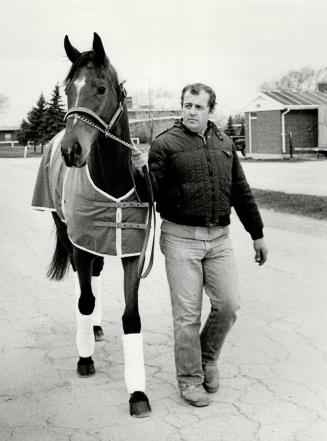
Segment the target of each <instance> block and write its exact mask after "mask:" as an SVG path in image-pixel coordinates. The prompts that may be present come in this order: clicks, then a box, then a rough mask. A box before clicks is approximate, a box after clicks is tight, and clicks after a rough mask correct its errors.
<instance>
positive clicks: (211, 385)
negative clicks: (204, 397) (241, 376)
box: [203, 364, 219, 394]
mask: <svg viewBox="0 0 327 441" xmlns="http://www.w3.org/2000/svg"><path fill="white" fill-rule="evenodd" d="M203 374H204V381H203V387H204V388H205V390H206V391H207V392H208V393H209V394H213V393H215V392H217V390H218V388H219V371H218V368H217V366H216V365H215V364H214V365H210V364H209V365H208V364H207V365H203Z"/></svg>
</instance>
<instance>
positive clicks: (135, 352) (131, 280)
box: [122, 257, 151, 418]
mask: <svg viewBox="0 0 327 441" xmlns="http://www.w3.org/2000/svg"><path fill="white" fill-rule="evenodd" d="M122 263H123V268H124V293H125V310H124V314H123V317H122V321H123V330H124V335H123V349H124V358H125V383H126V387H127V391H128V392H129V394H130V400H129V406H130V414H131V415H132V416H134V417H137V418H143V417H147V416H149V415H150V413H151V407H150V403H149V400H148V397H147V396H146V394H145V368H144V356H143V335H142V334H141V320H140V315H139V311H138V288H139V284H140V280H139V278H138V275H137V266H138V257H124V258H123V259H122Z"/></svg>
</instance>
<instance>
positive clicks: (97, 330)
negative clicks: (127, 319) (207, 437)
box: [93, 326, 104, 341]
mask: <svg viewBox="0 0 327 441" xmlns="http://www.w3.org/2000/svg"><path fill="white" fill-rule="evenodd" d="M93 333H94V340H95V341H101V340H103V339H104V333H103V330H102V328H101V326H93Z"/></svg>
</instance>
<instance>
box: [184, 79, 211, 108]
mask: <svg viewBox="0 0 327 441" xmlns="http://www.w3.org/2000/svg"><path fill="white" fill-rule="evenodd" d="M201 90H204V91H205V92H207V93H208V94H209V102H208V106H209V110H210V112H212V111H213V109H214V108H215V105H216V94H215V92H214V91H213V89H211V87H209V86H206V85H205V84H203V83H193V84H188V85H187V86H185V87H184V89H183V90H182V95H181V105H182V107H183V103H184V95H185V93H186V92H188V91H189V92H190V93H191V94H192V95H199V94H200V92H201Z"/></svg>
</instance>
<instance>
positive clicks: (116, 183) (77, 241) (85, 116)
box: [32, 33, 151, 417]
mask: <svg viewBox="0 0 327 441" xmlns="http://www.w3.org/2000/svg"><path fill="white" fill-rule="evenodd" d="M64 46H65V50H66V54H67V56H68V58H69V60H70V61H71V62H72V66H71V69H70V71H69V73H68V75H67V78H66V81H65V84H66V88H65V91H66V95H67V101H68V112H67V114H66V129H65V130H64V131H63V132H61V133H60V134H58V135H57V136H56V137H55V138H54V139H53V140H52V141H50V143H49V146H48V149H47V151H46V153H45V155H44V157H43V159H42V163H41V166H40V170H39V175H38V179H37V184H36V187H35V193H34V199H33V204H32V205H33V206H34V207H36V208H41V207H45V208H48V209H50V210H52V212H53V218H54V221H55V224H56V227H57V245H56V250H55V253H54V256H53V259H52V263H51V265H50V269H49V272H48V276H49V277H50V278H52V279H57V280H59V279H61V278H62V277H63V276H64V274H65V273H66V270H67V268H68V266H69V262H70V263H71V265H72V267H73V269H74V272H75V274H76V281H77V285H76V288H77V301H76V316H77V337H76V342H77V349H78V353H79V361H78V363H77V372H78V374H79V375H80V376H90V375H93V374H94V373H95V367H94V362H93V359H92V355H93V352H94V340H95V339H101V337H102V328H101V323H100V321H99V317H97V316H98V315H99V311H100V309H101V305H100V299H99V294H100V286H99V278H100V273H101V271H102V268H103V261H104V256H105V255H107V254H108V255H117V256H119V257H121V260H122V265H123V269H124V294H125V310H124V313H123V316H122V323H123V330H124V335H123V350H124V356H125V381H126V386H127V390H128V392H129V393H130V400H129V402H130V412H131V415H133V416H136V417H144V416H148V415H149V414H150V412H151V408H150V404H149V401H148V398H147V396H146V394H145V369H144V361H143V340H142V334H141V320H140V315H139V311H138V289H139V283H140V271H141V270H142V267H143V262H144V246H143V247H142V245H143V243H144V241H145V242H147V238H148V232H149V224H148V223H147V220H149V217H150V215H151V210H150V212H149V210H148V206H149V204H148V203H147V202H142V200H141V199H142V195H143V200H144V199H145V196H144V195H145V194H146V191H145V189H146V186H145V184H144V179H143V178H142V177H141V176H140V175H139V174H137V173H135V176H134V173H133V170H132V167H131V160H130V157H131V150H130V148H133V146H132V145H131V139H130V132H129V125H128V117H127V110H126V106H125V105H124V98H125V90H124V87H123V84H122V83H121V82H120V80H119V78H118V76H117V73H116V70H115V69H114V67H113V66H112V65H111V64H110V62H109V59H108V57H107V56H106V54H105V51H104V48H103V45H102V42H101V39H100V37H99V36H98V35H97V34H96V33H95V34H94V40H93V49H92V50H91V51H87V52H83V53H80V52H79V51H78V50H77V49H76V48H74V47H73V46H72V45H71V43H70V41H69V39H68V37H67V36H66V37H65V43H64ZM44 195H46V196H48V202H47V203H44V202H42V198H43V199H44ZM140 259H141V261H140ZM97 318H98V322H96V321H95V320H96V319H97ZM94 325H96V326H95V327H94ZM94 336H95V337H96V338H95V337H94Z"/></svg>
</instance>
